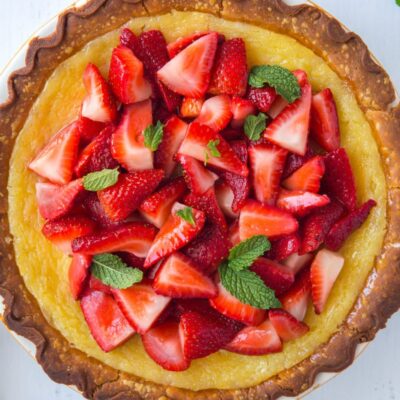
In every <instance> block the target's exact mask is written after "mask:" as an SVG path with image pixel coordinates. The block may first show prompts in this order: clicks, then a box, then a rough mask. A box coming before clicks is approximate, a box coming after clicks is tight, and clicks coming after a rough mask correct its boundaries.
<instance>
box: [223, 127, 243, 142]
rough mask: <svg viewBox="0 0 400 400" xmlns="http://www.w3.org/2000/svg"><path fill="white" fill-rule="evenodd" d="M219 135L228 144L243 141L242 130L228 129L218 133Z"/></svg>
mask: <svg viewBox="0 0 400 400" xmlns="http://www.w3.org/2000/svg"><path fill="white" fill-rule="evenodd" d="M220 135H221V136H222V137H223V138H224V139H225V140H227V141H228V142H229V141H231V140H237V139H243V137H244V136H243V130H242V129H234V128H231V127H228V128H226V129H224V130H223V131H222V132H220Z"/></svg>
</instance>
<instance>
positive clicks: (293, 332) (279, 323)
mask: <svg viewBox="0 0 400 400" xmlns="http://www.w3.org/2000/svg"><path fill="white" fill-rule="evenodd" d="M268 317H269V320H270V321H271V324H272V326H273V327H274V328H275V330H276V333H277V334H278V335H279V337H280V338H281V339H282V340H283V341H284V342H288V341H290V340H294V339H298V338H300V337H302V336H304V335H305V334H306V333H307V332H308V331H309V330H310V328H309V327H308V326H307V325H306V324H305V323H304V322H301V321H298V320H297V319H296V318H295V317H293V315H291V314H289V313H288V312H287V311H285V310H280V309H278V310H270V311H269V313H268Z"/></svg>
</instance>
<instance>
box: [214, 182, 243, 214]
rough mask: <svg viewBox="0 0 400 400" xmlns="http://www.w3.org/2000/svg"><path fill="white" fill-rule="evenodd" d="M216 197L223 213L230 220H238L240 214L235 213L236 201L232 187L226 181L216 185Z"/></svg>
mask: <svg viewBox="0 0 400 400" xmlns="http://www.w3.org/2000/svg"><path fill="white" fill-rule="evenodd" d="M215 195H216V196H217V201H218V205H219V207H220V208H221V211H222V212H223V213H224V214H225V215H226V216H227V217H229V218H237V217H238V215H239V214H238V213H235V212H233V209H232V205H233V201H234V199H235V196H234V194H233V191H232V189H231V187H230V186H229V185H228V184H227V183H226V182H224V181H220V182H217V184H216V185H215Z"/></svg>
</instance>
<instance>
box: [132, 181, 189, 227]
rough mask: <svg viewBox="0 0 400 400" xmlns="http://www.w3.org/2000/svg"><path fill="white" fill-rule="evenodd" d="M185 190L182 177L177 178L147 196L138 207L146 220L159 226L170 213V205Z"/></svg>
mask: <svg viewBox="0 0 400 400" xmlns="http://www.w3.org/2000/svg"><path fill="white" fill-rule="evenodd" d="M185 191H186V183H185V180H184V179H183V178H177V179H175V180H173V181H171V182H170V183H169V184H167V185H165V186H163V187H162V188H161V189H160V190H158V191H157V192H155V193H153V194H152V195H151V196H149V197H148V198H147V199H146V200H145V201H144V202H143V203H142V204H141V205H140V207H139V211H140V213H141V214H142V215H143V216H144V217H145V218H146V220H147V221H149V222H150V223H152V224H153V225H155V226H156V227H157V228H161V227H162V226H163V225H164V223H165V221H166V220H167V218H168V217H169V215H170V213H171V209H172V206H173V205H174V203H175V202H176V201H178V200H179V199H180V198H181V197H182V196H183V194H184V193H185Z"/></svg>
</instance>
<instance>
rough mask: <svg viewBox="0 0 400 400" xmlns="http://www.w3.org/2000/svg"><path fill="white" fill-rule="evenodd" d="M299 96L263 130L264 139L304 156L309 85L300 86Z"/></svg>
mask: <svg viewBox="0 0 400 400" xmlns="http://www.w3.org/2000/svg"><path fill="white" fill-rule="evenodd" d="M301 91H302V94H301V98H300V99H298V100H296V101H295V102H294V103H292V104H290V105H288V106H287V107H286V108H285V109H284V110H283V111H282V112H281V113H280V114H279V115H278V116H277V117H276V118H275V119H274V120H273V121H272V123H271V124H270V125H268V127H267V129H266V130H265V132H264V136H265V138H266V139H268V140H270V141H271V142H273V143H275V144H277V145H279V146H281V147H283V148H284V149H287V150H289V151H291V152H293V153H296V154H300V155H302V156H304V154H305V153H306V149H307V138H308V132H309V125H310V110H311V98H312V92H311V85H310V84H309V83H306V84H305V85H304V86H303V87H302V88H301Z"/></svg>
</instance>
